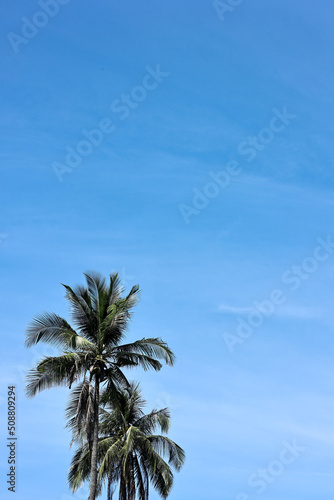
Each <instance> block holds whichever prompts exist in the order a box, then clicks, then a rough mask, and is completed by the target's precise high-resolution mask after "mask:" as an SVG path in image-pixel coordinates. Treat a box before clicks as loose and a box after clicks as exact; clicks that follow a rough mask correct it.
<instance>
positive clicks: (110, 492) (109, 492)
mask: <svg viewBox="0 0 334 500" xmlns="http://www.w3.org/2000/svg"><path fill="white" fill-rule="evenodd" d="M112 494H113V490H112V489H111V477H110V476H109V478H108V489H107V500H112Z"/></svg>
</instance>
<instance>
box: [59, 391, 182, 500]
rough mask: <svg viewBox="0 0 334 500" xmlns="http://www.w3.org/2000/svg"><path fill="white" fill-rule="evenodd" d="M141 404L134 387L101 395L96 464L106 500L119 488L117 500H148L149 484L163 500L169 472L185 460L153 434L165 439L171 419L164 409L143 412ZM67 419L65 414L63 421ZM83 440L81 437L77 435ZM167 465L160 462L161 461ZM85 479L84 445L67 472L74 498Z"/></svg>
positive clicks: (86, 453) (86, 451)
mask: <svg viewBox="0 0 334 500" xmlns="http://www.w3.org/2000/svg"><path fill="white" fill-rule="evenodd" d="M144 405H145V401H144V400H143V398H142V395H141V391H140V390H139V385H138V384H135V383H131V384H130V385H129V386H127V387H125V388H123V389H121V390H119V391H118V392H117V393H110V392H108V391H107V390H106V391H104V392H103V394H102V395H101V409H100V424H99V441H98V464H99V485H98V492H99V493H101V491H102V484H103V482H105V483H106V484H107V486H108V489H107V491H108V500H111V499H112V493H113V491H114V489H115V487H116V485H117V486H118V488H119V500H135V499H136V498H137V499H138V500H148V495H149V483H150V482H151V483H152V485H153V487H154V489H155V490H156V491H157V492H158V493H159V494H160V495H161V496H162V497H163V498H166V497H167V496H168V494H169V493H170V490H171V487H172V484H173V472H172V469H171V466H173V467H174V468H175V469H176V470H180V468H181V467H182V465H183V463H184V458H185V454H184V451H183V450H182V448H180V446H178V445H177V444H176V443H174V442H173V441H172V440H171V439H169V438H167V437H166V436H163V435H156V434H154V432H155V431H156V428H157V427H159V428H160V430H161V432H162V433H164V434H165V433H167V432H168V429H169V425H170V414H169V411H168V409H167V408H164V409H162V410H153V411H152V412H150V413H148V414H147V415H145V414H144V412H143V407H144ZM71 415H72V412H71V408H70V406H69V408H68V417H69V418H70V417H71ZM81 437H82V438H83V436H82V435H81ZM163 457H165V458H166V460H167V461H166V460H164V458H163ZM88 477H89V444H88V442H87V441H86V440H85V439H83V442H82V444H81V445H80V446H79V447H78V449H77V451H76V453H75V455H74V457H73V460H72V464H71V468H70V471H69V476H68V480H69V484H70V486H71V488H72V489H73V492H75V491H76V490H77V488H79V487H80V486H81V485H82V483H83V482H84V481H85V480H87V479H88Z"/></svg>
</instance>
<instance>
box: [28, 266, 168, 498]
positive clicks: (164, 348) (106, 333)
mask: <svg viewBox="0 0 334 500" xmlns="http://www.w3.org/2000/svg"><path fill="white" fill-rule="evenodd" d="M85 278H86V286H77V287H75V288H74V289H72V288H70V287H69V286H67V285H63V286H64V287H65V290H66V298H67V300H68V301H69V304H70V315H71V319H72V321H73V324H74V327H75V328H76V329H75V328H73V327H72V326H71V325H70V324H69V323H68V322H67V321H66V320H65V319H63V318H62V317H60V316H58V315H57V314H55V313H44V314H41V315H40V316H38V317H37V318H36V319H34V320H33V321H32V323H31V324H30V326H29V327H28V330H27V337H26V345H27V346H28V347H31V346H32V345H35V344H37V343H39V342H46V343H48V344H51V345H53V346H56V347H58V348H60V349H61V350H62V352H61V354H60V355H59V356H54V357H45V358H44V359H42V361H40V362H39V363H38V364H37V366H36V368H35V369H32V370H30V371H29V374H28V383H27V386H26V392H27V395H28V396H29V397H33V396H35V395H36V394H37V393H38V392H40V391H42V390H43V389H47V388H50V387H54V386H68V387H69V388H71V387H72V385H73V384H74V383H78V382H80V381H82V383H81V384H80V385H79V386H78V388H77V391H79V393H80V398H79V403H80V404H79V407H78V414H80V419H81V422H82V423H83V422H84V424H82V425H85V428H86V431H87V438H88V443H89V452H90V495H89V500H95V498H96V488H97V479H98V477H97V474H98V471H97V451H98V450H97V443H98V412H99V401H100V395H99V392H100V385H101V384H102V387H104V386H106V387H107V389H108V391H109V392H115V391H116V390H117V389H118V388H119V387H120V385H122V384H123V385H124V384H125V385H126V384H128V382H127V379H126V377H125V375H124V374H123V371H122V368H124V367H127V368H131V367H135V366H141V367H143V368H144V369H145V370H146V369H150V368H152V369H154V370H160V368H161V367H162V364H161V362H160V361H159V360H162V361H165V362H166V364H167V365H173V363H174V354H173V353H172V351H171V350H170V349H169V347H168V345H167V344H166V343H165V342H163V341H162V340H161V339H160V338H143V339H141V340H137V341H136V342H132V343H129V344H122V342H123V340H124V337H125V334H126V329H127V326H128V324H129V320H130V318H131V313H132V309H133V307H134V306H135V304H136V303H137V301H138V293H139V286H138V285H136V286H134V287H132V289H131V290H130V292H129V293H128V295H126V296H123V295H124V289H123V287H122V285H121V281H120V278H119V276H118V274H112V275H110V280H109V283H108V284H107V283H106V280H105V279H104V278H103V277H102V276H101V275H100V274H98V273H94V272H89V273H85Z"/></svg>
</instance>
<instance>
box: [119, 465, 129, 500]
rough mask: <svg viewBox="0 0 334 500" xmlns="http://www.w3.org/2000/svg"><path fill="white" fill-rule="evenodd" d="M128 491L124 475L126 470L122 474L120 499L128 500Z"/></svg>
mask: <svg viewBox="0 0 334 500" xmlns="http://www.w3.org/2000/svg"><path fill="white" fill-rule="evenodd" d="M127 496H128V495H127V491H126V481H125V477H124V471H122V474H121V482H120V486H119V500H127Z"/></svg>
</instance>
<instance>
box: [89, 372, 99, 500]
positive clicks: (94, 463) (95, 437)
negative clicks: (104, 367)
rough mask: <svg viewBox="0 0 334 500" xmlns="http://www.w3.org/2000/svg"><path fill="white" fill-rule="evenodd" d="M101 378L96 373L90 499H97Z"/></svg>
mask: <svg viewBox="0 0 334 500" xmlns="http://www.w3.org/2000/svg"><path fill="white" fill-rule="evenodd" d="M99 389H100V380H99V377H98V375H97V374H96V375H95V396H94V428H93V441H92V454H91V467H90V470H91V473H90V491H89V500H95V498H96V489H97V444H98V439H99V402H100V392H99Z"/></svg>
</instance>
